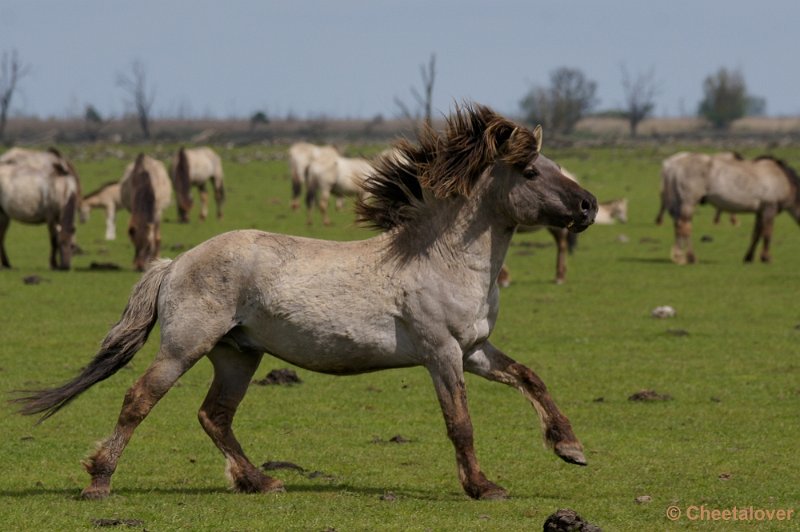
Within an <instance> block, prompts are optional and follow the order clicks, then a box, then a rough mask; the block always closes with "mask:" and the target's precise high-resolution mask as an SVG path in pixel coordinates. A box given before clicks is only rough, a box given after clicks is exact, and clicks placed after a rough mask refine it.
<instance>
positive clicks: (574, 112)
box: [519, 67, 597, 133]
mask: <svg viewBox="0 0 800 532" xmlns="http://www.w3.org/2000/svg"><path fill="white" fill-rule="evenodd" d="M596 91H597V83H595V82H594V81H592V80H590V79H588V78H587V77H586V76H585V75H584V73H583V72H581V71H580V70H578V69H576V68H567V67H560V68H557V69H555V70H553V71H552V72H550V86H549V87H533V88H531V90H530V91H528V93H527V94H526V95H525V96H524V97H523V99H522V100H521V101H520V104H519V105H520V108H521V109H522V112H523V113H524V114H525V120H527V121H528V122H530V123H532V124H535V123H539V124H542V125H543V126H544V127H545V128H552V129H553V130H554V131H557V132H559V133H571V132H572V130H573V129H574V128H575V124H577V123H578V121H579V120H580V119H581V118H583V116H585V115H586V114H587V113H588V112H589V111H591V110H592V108H593V107H594V106H595V103H596V101H597V98H595V92H596Z"/></svg>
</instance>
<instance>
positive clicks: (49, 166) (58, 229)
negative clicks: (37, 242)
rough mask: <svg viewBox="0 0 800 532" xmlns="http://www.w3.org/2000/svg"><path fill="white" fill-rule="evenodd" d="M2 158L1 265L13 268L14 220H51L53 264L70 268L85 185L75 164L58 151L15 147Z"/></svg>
mask: <svg viewBox="0 0 800 532" xmlns="http://www.w3.org/2000/svg"><path fill="white" fill-rule="evenodd" d="M10 151H11V152H14V151H16V153H15V154H14V155H13V156H8V153H6V154H4V156H3V158H2V160H0V266H2V267H3V268H10V267H11V264H10V262H9V260H8V255H7V254H6V248H5V237H6V231H7V230H8V226H9V224H10V223H11V220H18V221H20V222H23V223H29V224H42V223H44V224H47V229H48V232H49V234H50V267H51V268H53V269H58V270H69V268H70V264H71V262H72V246H73V243H74V242H73V241H74V238H75V213H76V210H77V209H79V206H80V194H81V187H80V181H79V179H78V176H77V175H76V174H75V171H74V168H73V167H72V165H71V164H69V163H68V161H67V160H66V159H64V158H63V157H62V156H61V155H60V154H59V153H58V152H56V151H50V152H33V151H31V150H22V149H20V148H14V149H12V150H10Z"/></svg>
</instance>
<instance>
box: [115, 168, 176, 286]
mask: <svg viewBox="0 0 800 532" xmlns="http://www.w3.org/2000/svg"><path fill="white" fill-rule="evenodd" d="M119 185H120V199H121V202H122V206H123V207H125V208H126V209H128V210H129V211H130V213H131V218H130V221H129V223H128V236H129V237H130V239H131V242H133V246H134V249H135V252H134V259H133V267H134V268H135V269H136V270H138V271H144V269H145V267H146V266H147V264H148V263H150V262H151V261H152V260H153V259H156V258H157V257H158V254H159V252H160V250H161V218H162V215H163V212H164V210H165V209H166V208H167V207H168V206H169V204H170V202H171V201H172V184H171V183H170V179H169V175H168V174H167V168H166V167H165V166H164V163H162V162H161V161H159V160H157V159H153V158H152V157H150V156H147V155H144V154H143V153H140V154H139V156H138V157H136V161H135V162H133V163H130V164H129V165H128V166H127V167H126V168H125V175H123V176H122V179H121V180H120V182H119Z"/></svg>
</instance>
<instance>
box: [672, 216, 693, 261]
mask: <svg viewBox="0 0 800 532" xmlns="http://www.w3.org/2000/svg"><path fill="white" fill-rule="evenodd" d="M691 238H692V217H691V215H689V216H687V215H684V214H681V215H680V216H678V217H677V218H676V219H675V245H674V246H672V262H675V263H676V264H686V263H689V264H694V263H695V261H696V260H697V259H696V258H695V256H694V251H693V250H692V240H691Z"/></svg>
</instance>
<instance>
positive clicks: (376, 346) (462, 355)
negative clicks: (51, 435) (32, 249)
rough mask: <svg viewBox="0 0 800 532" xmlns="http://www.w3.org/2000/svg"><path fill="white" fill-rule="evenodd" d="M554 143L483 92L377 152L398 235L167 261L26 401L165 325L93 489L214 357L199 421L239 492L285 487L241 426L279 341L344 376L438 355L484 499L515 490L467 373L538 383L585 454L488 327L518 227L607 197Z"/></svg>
mask: <svg viewBox="0 0 800 532" xmlns="http://www.w3.org/2000/svg"><path fill="white" fill-rule="evenodd" d="M541 141H542V137H541V128H537V129H536V130H534V131H531V130H528V129H525V128H523V127H522V126H517V125H516V124H514V123H513V122H510V121H509V120H507V119H505V118H503V117H501V116H499V115H497V114H495V113H494V112H493V111H491V110H490V109H488V108H486V107H483V106H479V105H467V106H465V107H457V108H456V110H455V112H454V113H453V114H452V115H451V116H450V118H449V120H448V127H447V130H446V131H445V132H444V133H442V134H439V133H435V132H433V131H432V130H430V129H426V130H423V132H422V133H420V138H419V142H418V144H411V143H409V142H401V143H400V144H399V146H398V147H399V149H400V150H401V153H402V154H403V157H389V158H384V159H382V160H380V161H379V162H378V163H377V168H376V173H375V174H374V175H372V176H371V177H370V178H369V180H368V181H367V182H366V184H365V187H366V189H367V191H368V192H369V193H370V199H369V200H368V202H367V201H362V202H360V203H359V204H358V207H357V212H358V214H359V217H360V219H361V220H362V221H363V222H366V223H369V224H371V225H373V226H375V227H379V228H381V229H384V230H385V232H383V233H382V234H379V235H377V236H375V237H372V238H369V239H367V240H361V241H354V242H332V241H323V240H314V239H308V238H300V237H294V236H286V235H277V234H270V233H264V232H261V231H255V230H242V231H234V232H230V233H225V234H222V235H219V236H216V237H214V238H212V239H210V240H208V241H206V242H204V243H203V244H200V245H198V246H197V247H195V248H193V249H191V250H189V251H187V252H185V253H184V254H182V255H181V256H179V257H178V258H176V259H175V260H174V261H167V260H163V261H159V262H156V263H154V264H153V265H152V266H151V267H150V269H149V270H147V271H146V272H145V273H144V275H143V277H142V278H141V280H140V281H139V282H138V284H137V285H136V286H135V287H134V289H133V292H132V294H131V297H130V300H129V302H128V306H127V307H126V309H125V311H124V312H123V314H122V318H121V319H120V321H119V322H118V323H117V324H116V325H115V326H114V327H113V328H112V329H111V331H110V332H109V333H108V335H107V336H106V338H105V340H104V341H103V343H102V345H101V348H100V350H99V352H98V353H97V355H96V356H95V358H94V359H93V360H92V361H91V362H90V363H89V365H88V366H87V367H86V368H85V369H84V370H83V371H82V372H81V373H80V374H79V375H78V376H77V377H75V378H74V379H73V380H72V381H70V382H67V383H66V384H64V385H63V386H61V387H58V388H53V389H50V390H42V391H29V392H27V395H25V396H22V397H18V398H17V401H18V402H19V403H21V404H22V410H21V411H22V413H24V414H36V413H43V414H44V416H43V417H45V418H46V417H48V416H50V415H52V414H54V413H55V412H56V411H58V410H59V409H60V408H62V407H63V406H65V405H66V404H68V403H69V402H70V401H71V400H73V399H74V398H75V397H76V396H78V395H79V394H80V393H81V392H83V391H85V390H86V389H87V388H89V387H90V386H92V385H93V384H95V383H97V382H99V381H101V380H103V379H105V378H108V377H109V376H111V375H112V374H113V373H115V372H116V371H118V370H119V369H120V368H122V367H123V366H125V365H126V364H127V363H128V362H129V361H130V360H131V359H132V358H133V356H134V355H135V353H136V352H137V351H138V350H139V349H140V348H141V346H142V345H143V344H144V343H145V341H146V340H147V336H148V334H149V332H150V330H151V329H152V328H153V326H154V325H155V323H156V321H159V322H160V325H161V345H160V349H159V352H158V354H157V355H156V358H155V360H154V362H153V363H152V365H151V366H150V367H149V368H148V369H147V371H146V372H145V373H144V375H142V377H140V378H139V380H138V381H137V382H136V383H135V384H134V385H133V386H132V387H131V389H130V390H129V391H128V393H127V394H126V396H125V401H124V404H123V407H122V411H121V413H120V416H119V420H118V423H117V426H116V428H115V429H114V433H113V434H112V435H111V437H110V438H108V439H107V440H105V441H104V442H103V443H102V444H101V445H100V446H99V448H98V449H97V450H96V451H95V452H94V454H92V456H91V457H90V458H89V459H88V460H87V461H86V462H85V466H86V469H87V471H88V472H89V474H90V475H91V484H90V485H89V486H88V487H87V488H86V489H84V490H83V496H84V497H86V498H101V497H105V496H107V495H108V494H109V492H110V489H111V476H112V474H113V473H114V470H115V469H116V466H117V461H118V460H119V457H120V455H121V453H122V452H123V449H124V448H125V446H126V445H127V443H128V441H129V440H130V438H131V436H132V434H133V431H134V429H135V428H136V427H137V426H138V425H139V423H141V421H142V420H143V419H144V418H145V417H146V416H147V414H148V413H149V412H150V410H151V409H152V408H153V406H154V405H155V404H156V402H157V401H158V400H159V399H160V398H161V397H162V396H163V395H164V394H165V393H166V392H167V391H168V390H169V389H170V387H172V386H173V384H175V382H176V381H177V379H178V378H179V377H180V376H181V375H182V374H183V373H184V372H186V371H187V370H188V369H189V368H191V367H192V366H193V365H194V364H195V363H196V362H197V361H198V360H200V359H201V358H203V357H205V356H207V357H208V358H209V359H211V362H212V364H213V366H214V380H213V382H212V384H211V388H210V390H209V392H208V395H207V397H206V399H205V401H204V402H203V404H202V406H201V407H200V412H199V419H200V423H201V425H202V426H203V428H204V429H205V431H206V432H207V433H208V435H209V436H210V437H211V439H212V440H213V442H214V443H215V444H216V446H217V447H218V448H219V449H220V451H222V453H223V454H224V456H225V458H226V459H227V466H228V467H227V471H228V473H229V475H230V477H231V479H232V482H233V486H234V489H236V490H237V491H241V492H271V491H277V490H282V489H283V483H282V482H281V481H280V480H277V479H274V478H271V477H269V476H266V475H265V474H264V473H262V472H261V471H259V469H258V468H257V467H255V466H254V465H253V464H252V463H251V462H250V461H249V460H248V458H247V457H246V456H245V454H244V452H243V451H242V448H241V446H240V445H239V442H238V441H237V440H236V438H235V437H234V434H233V431H232V429H231V424H232V422H233V417H234V414H235V412H236V408H237V407H238V405H239V402H240V401H241V400H242V398H243V397H244V394H245V392H246V390H247V387H248V384H249V382H250V380H251V378H252V376H253V374H254V372H255V371H256V368H257V367H258V365H259V362H260V361H261V358H262V355H263V353H268V354H270V355H273V356H275V357H278V358H280V359H282V360H285V361H287V362H290V363H292V364H295V365H297V366H299V367H302V368H305V369H308V370H312V371H318V372H322V373H329V374H334V375H346V374H358V373H364V372H369V371H376V370H382V369H389V368H402V367H411V366H423V367H425V368H426V369H427V370H428V372H429V373H430V376H431V378H432V380H433V384H434V387H435V389H436V393H437V395H438V398H439V403H440V405H441V408H442V412H443V414H444V419H445V424H446V427H447V434H448V436H449V437H450V439H451V441H452V443H453V445H454V447H455V452H456V462H457V466H458V476H459V479H460V481H461V484H462V486H463V488H464V490H465V491H466V493H467V494H468V495H469V496H471V497H474V498H479V499H484V498H499V497H504V496H505V495H506V491H505V490H504V489H503V488H502V487H500V486H498V485H497V484H495V483H493V482H491V481H490V480H488V479H487V478H486V477H485V476H484V474H483V473H482V472H481V469H480V467H479V465H478V461H477V458H476V457H475V451H474V446H473V432H472V423H471V421H470V416H469V412H468V409H467V397H466V388H465V383H464V372H465V371H466V372H470V373H474V374H477V375H480V376H482V377H485V378H487V379H490V380H492V381H497V382H501V383H503V384H506V385H509V386H511V387H514V388H516V389H518V390H519V391H521V392H522V394H523V395H524V396H525V397H526V398H527V399H528V400H529V401H530V402H531V403H532V405H533V406H534V407H535V410H536V411H537V413H538V414H539V417H540V419H541V423H542V426H543V430H544V438H545V441H546V442H547V444H548V445H549V446H550V447H552V448H553V450H554V451H555V454H556V455H558V456H559V457H561V458H562V459H564V460H566V461H567V462H571V463H575V464H581V465H583V464H585V463H586V460H585V458H584V454H583V449H582V446H581V444H580V443H579V441H578V439H577V438H576V436H575V434H574V433H573V430H572V427H571V425H570V423H569V420H568V419H567V417H566V416H564V415H563V414H562V413H561V412H560V411H559V409H558V408H557V407H556V404H555V402H554V401H553V399H552V398H551V396H550V394H549V392H548V391H547V388H546V387H545V385H544V383H543V382H542V380H541V379H540V378H539V377H538V376H537V375H536V374H535V373H534V372H533V371H531V370H530V369H529V368H527V367H525V366H524V365H522V364H520V363H518V362H515V361H514V360H512V359H511V358H509V357H508V356H506V355H505V354H504V353H503V352H502V351H501V350H500V349H498V348H497V347H495V346H494V345H492V344H491V343H490V342H489V340H488V338H489V335H490V334H491V332H492V329H493V328H494V325H495V320H496V319H497V313H498V288H497V283H496V279H497V274H498V272H499V271H500V267H501V265H502V264H503V259H504V256H505V254H506V251H507V250H508V247H509V243H510V242H511V237H512V236H513V234H514V230H515V229H516V227H517V226H518V225H519V224H527V225H557V226H564V227H569V228H570V229H571V230H573V231H582V230H584V229H586V228H587V227H588V226H589V225H590V224H591V223H592V222H593V220H594V217H595V213H596V211H597V202H596V200H595V198H594V196H592V195H591V194H590V193H589V192H587V191H586V190H584V189H583V188H581V187H580V186H579V185H578V184H576V183H574V182H573V181H571V180H569V179H567V178H565V177H564V176H562V175H561V172H560V171H559V169H558V166H557V165H556V164H555V163H553V162H552V161H550V160H549V159H547V158H546V157H544V156H543V155H541V154H540V148H541Z"/></svg>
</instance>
